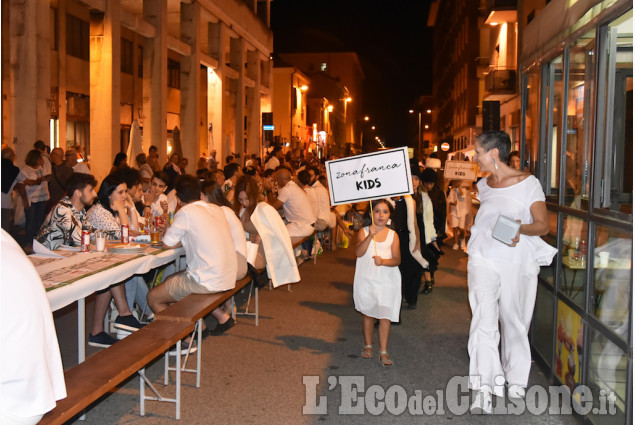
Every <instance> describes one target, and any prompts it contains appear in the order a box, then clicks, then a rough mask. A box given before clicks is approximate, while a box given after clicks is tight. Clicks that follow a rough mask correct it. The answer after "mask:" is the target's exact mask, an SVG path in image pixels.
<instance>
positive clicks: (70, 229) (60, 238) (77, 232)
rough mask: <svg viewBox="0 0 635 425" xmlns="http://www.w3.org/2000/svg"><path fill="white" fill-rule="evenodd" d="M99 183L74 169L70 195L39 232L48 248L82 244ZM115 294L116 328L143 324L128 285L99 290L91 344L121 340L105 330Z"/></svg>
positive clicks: (56, 208)
mask: <svg viewBox="0 0 635 425" xmlns="http://www.w3.org/2000/svg"><path fill="white" fill-rule="evenodd" d="M96 184H97V181H96V180H95V178H94V177H93V176H91V175H90V174H83V173H74V174H73V175H72V176H71V177H70V179H69V180H68V182H67V183H66V192H67V194H68V196H66V197H65V198H63V199H62V200H61V201H60V202H59V203H58V204H57V205H56V206H55V207H53V209H52V210H51V212H50V213H49V215H48V216H47V218H46V220H45V221H44V224H43V225H42V227H41V229H40V232H39V234H38V235H37V238H36V239H37V240H38V242H40V243H41V244H42V245H44V246H45V247H47V248H48V249H57V248H58V247H59V246H60V245H62V244H64V245H70V246H80V245H81V239H82V230H85V229H91V228H92V226H91V224H90V221H89V220H88V214H87V213H86V208H88V207H90V206H91V205H92V204H93V201H94V200H95V198H97V195H96V194H95V185H96ZM103 186H104V185H103V184H102V187H103ZM123 186H125V184H123ZM124 190H125V189H124ZM100 192H101V188H100ZM93 208H94V207H93ZM91 210H92V208H91ZM111 298H113V299H114V301H115V305H116V306H117V310H118V311H119V317H117V319H116V320H115V325H114V326H115V327H116V328H119V329H123V330H127V331H132V330H136V329H139V328H140V327H141V324H140V323H139V322H138V321H137V319H135V317H134V316H133V315H132V313H131V311H130V308H129V307H128V304H127V303H126V293H125V290H124V286H123V285H115V286H111V287H110V288H108V289H106V290H103V291H98V292H97V296H96V297H95V309H94V311H93V325H92V329H91V332H90V335H89V336H88V345H91V346H93V347H108V346H110V345H112V344H114V343H115V342H117V340H116V339H115V338H113V337H112V336H110V335H109V334H108V333H106V332H104V317H105V316H106V312H107V311H108V306H109V305H110V299H111Z"/></svg>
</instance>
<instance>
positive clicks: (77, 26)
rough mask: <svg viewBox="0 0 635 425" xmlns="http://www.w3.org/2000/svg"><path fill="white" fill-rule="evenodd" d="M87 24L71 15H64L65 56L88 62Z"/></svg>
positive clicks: (88, 35) (88, 33)
mask: <svg viewBox="0 0 635 425" xmlns="http://www.w3.org/2000/svg"><path fill="white" fill-rule="evenodd" d="M89 37H90V32H89V26H88V22H86V21H82V20H81V19H79V18H76V17H74V16H73V15H68V14H67V15H66V54H68V55H70V56H74V57H76V58H79V59H83V60H88V59H89V58H90V49H89V46H88V42H89Z"/></svg>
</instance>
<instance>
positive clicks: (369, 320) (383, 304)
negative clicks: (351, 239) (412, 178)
mask: <svg viewBox="0 0 635 425" xmlns="http://www.w3.org/2000/svg"><path fill="white" fill-rule="evenodd" d="M391 212H392V206H391V205H390V204H389V203H388V201H386V200H384V199H381V200H378V201H375V202H373V203H372V218H373V224H372V225H370V226H368V227H364V228H363V229H361V231H360V232H358V234H357V246H356V248H355V255H356V256H357V262H356V264H355V278H354V281H353V300H354V302H355V309H356V310H357V311H359V312H360V313H362V315H363V317H364V319H363V325H362V331H363V334H364V344H365V345H364V349H363V350H362V357H363V358H365V359H372V358H373V326H374V323H375V319H379V327H378V328H379V361H380V362H381V364H382V366H392V365H393V361H392V360H391V359H390V356H388V352H387V348H388V337H389V336H390V322H391V321H393V322H396V321H398V320H399V308H400V305H401V275H400V273H399V268H398V267H397V266H399V263H401V254H400V251H399V238H398V237H397V235H396V233H395V232H394V231H392V230H390V229H389V228H388V227H386V225H387V223H388V220H389V219H390V214H391Z"/></svg>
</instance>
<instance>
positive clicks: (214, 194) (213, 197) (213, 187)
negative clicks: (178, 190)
mask: <svg viewBox="0 0 635 425" xmlns="http://www.w3.org/2000/svg"><path fill="white" fill-rule="evenodd" d="M201 193H202V194H204V195H205V196H207V200H208V201H209V203H210V204H214V205H218V206H219V207H229V208H231V207H232V205H231V204H230V203H229V201H228V200H227V198H225V194H224V193H223V188H222V187H221V186H220V185H219V184H218V182H217V181H216V180H213V179H210V180H205V181H204V182H202V183H201Z"/></svg>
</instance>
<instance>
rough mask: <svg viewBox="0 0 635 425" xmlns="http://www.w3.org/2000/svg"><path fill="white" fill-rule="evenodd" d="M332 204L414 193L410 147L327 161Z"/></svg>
mask: <svg viewBox="0 0 635 425" xmlns="http://www.w3.org/2000/svg"><path fill="white" fill-rule="evenodd" d="M326 175H327V178H328V185H329V195H330V197H331V205H332V206H335V205H341V204H349V203H353V202H362V201H369V200H373V199H381V198H388V197H391V196H399V195H407V194H411V193H412V179H411V178H410V162H409V160H408V148H407V147H405V146H404V147H402V148H397V149H388V150H383V151H379V152H373V153H367V154H363V155H356V156H350V157H347V158H342V159H335V160H333V161H326Z"/></svg>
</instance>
